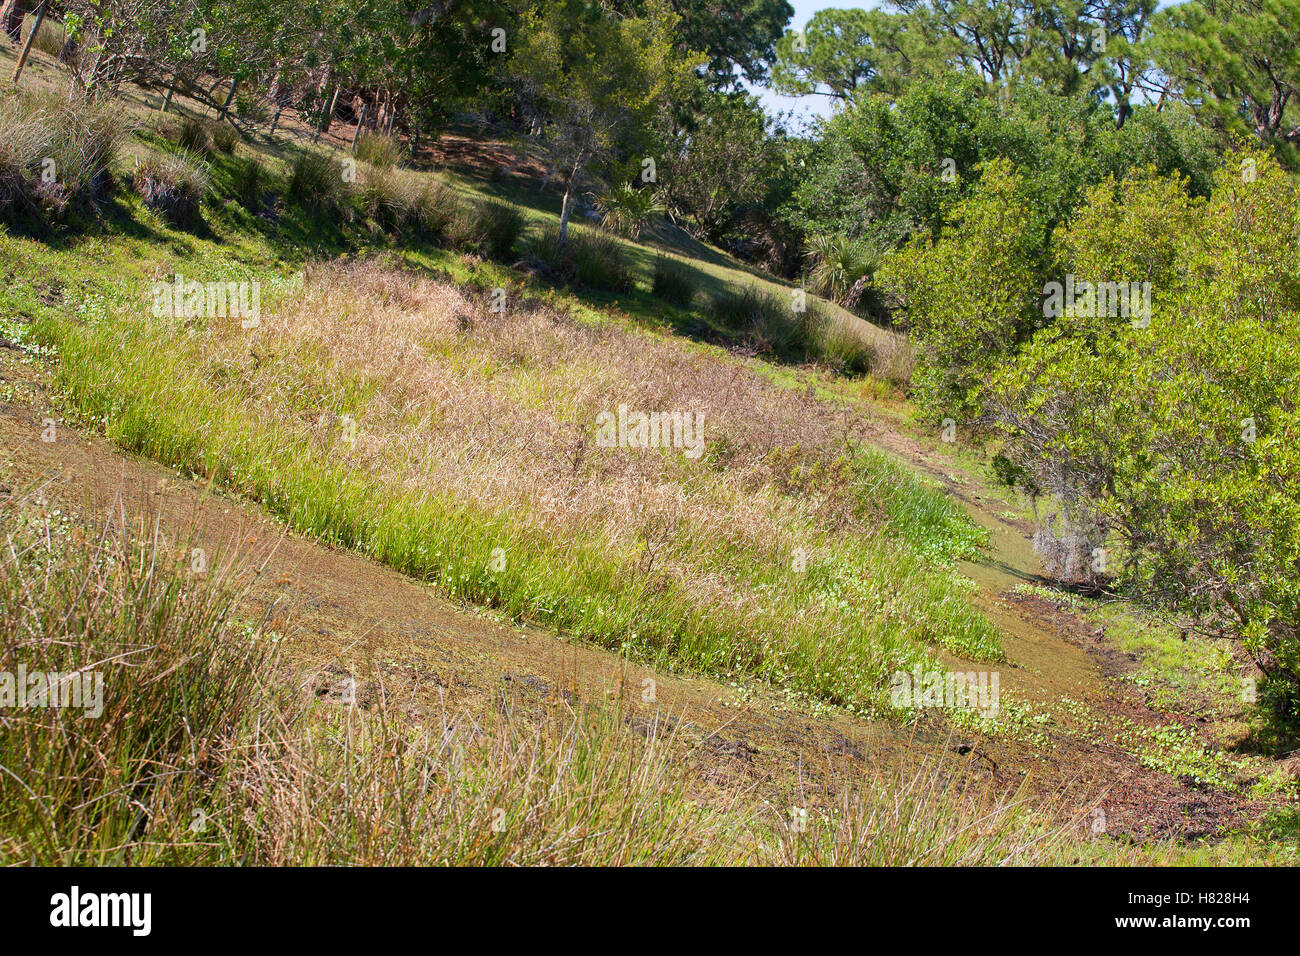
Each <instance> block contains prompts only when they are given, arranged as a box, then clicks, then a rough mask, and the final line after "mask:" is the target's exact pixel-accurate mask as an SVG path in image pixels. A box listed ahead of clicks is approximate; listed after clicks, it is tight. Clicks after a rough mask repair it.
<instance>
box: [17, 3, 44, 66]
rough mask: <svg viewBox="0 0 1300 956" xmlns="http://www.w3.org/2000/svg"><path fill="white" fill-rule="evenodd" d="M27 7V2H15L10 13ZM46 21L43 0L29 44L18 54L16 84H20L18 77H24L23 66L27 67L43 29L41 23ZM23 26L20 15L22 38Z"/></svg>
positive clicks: (37, 10)
mask: <svg viewBox="0 0 1300 956" xmlns="http://www.w3.org/2000/svg"><path fill="white" fill-rule="evenodd" d="M25 5H26V0H13V6H12V7H10V8H9V9H10V12H11V13H12V12H13V9H14V8H15V7H18V6H25ZM44 19H45V3H44V0H42V3H41V5H40V6H39V7H37V8H36V22H35V23H33V24H32V32H31V33H29V34H27V42H26V43H24V44H23V52H22V53H20V54H18V65H17V66H15V67H14V82H15V83H17V82H18V77H20V76H22V75H23V66H25V65H26V63H27V57H28V55H29V54H30V53H31V52H32V44H33V43H35V42H36V31H37V30H39V29H40V28H41V21H42V20H44ZM22 25H23V18H22V15H21V14H20V15H19V17H18V32H19V35H20V36H21V35H22ZM14 42H15V43H16V42H17V41H16V40H15V41H14Z"/></svg>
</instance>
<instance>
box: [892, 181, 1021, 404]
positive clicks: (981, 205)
mask: <svg viewBox="0 0 1300 956" xmlns="http://www.w3.org/2000/svg"><path fill="white" fill-rule="evenodd" d="M1031 189H1032V185H1031V184H1030V182H1029V181H1028V180H1026V179H1025V177H1023V176H1021V175H1020V174H1019V173H1017V172H1015V171H1014V170H1013V169H1012V168H1011V166H1010V164H1008V163H1005V162H1003V161H1000V160H999V161H995V162H992V163H990V164H989V165H988V166H986V167H985V169H984V173H983V176H982V177H981V179H980V182H979V185H978V186H977V187H976V188H975V189H974V190H973V191H972V192H971V193H970V195H969V196H968V197H967V198H966V199H963V200H962V201H960V202H959V203H957V204H956V206H955V207H954V209H953V211H952V213H951V220H952V223H953V225H950V226H946V227H944V229H943V231H942V233H941V234H940V236H939V237H938V239H933V240H932V239H931V238H929V237H928V236H922V237H918V238H915V239H913V240H912V241H910V242H909V243H908V244H907V245H906V246H904V247H903V248H902V249H900V250H899V251H897V252H895V253H891V254H890V255H888V256H886V257H885V260H884V262H883V264H882V265H881V267H880V274H879V276H878V279H879V282H880V284H881V287H882V289H884V290H885V292H886V294H887V295H889V296H890V297H891V298H892V304H893V305H894V306H895V308H896V309H897V310H898V311H899V313H901V315H902V316H903V317H904V320H905V322H906V323H907V325H908V327H909V328H910V329H911V330H912V332H913V333H914V335H915V336H916V339H917V342H918V344H919V347H920V350H921V355H922V358H923V362H922V364H921V366H920V367H919V368H918V370H917V375H916V396H917V398H918V400H919V401H920V403H921V404H922V405H923V406H924V407H926V408H927V409H929V410H930V411H931V412H933V413H934V414H935V415H936V416H937V415H940V414H941V415H942V416H944V417H952V418H954V419H956V420H959V421H961V420H971V419H975V418H979V417H981V416H982V415H983V413H984V403H985V400H986V398H987V388H988V383H989V381H990V379H991V378H992V373H993V370H994V369H995V368H996V367H997V366H998V365H999V364H1000V363H1002V362H1003V361H1005V359H1006V358H1007V356H1008V355H1009V354H1011V353H1012V352H1013V351H1014V350H1015V347H1016V343H1017V342H1019V341H1021V340H1023V338H1024V336H1025V335H1026V334H1027V333H1028V332H1029V330H1031V329H1033V328H1034V327H1035V325H1037V324H1038V323H1039V322H1040V321H1041V318H1042V311H1041V308H1040V296H1041V290H1042V284H1043V276H1044V272H1045V264H1044V259H1045V255H1046V230H1045V222H1044V220H1043V219H1042V218H1041V217H1040V216H1039V215H1038V214H1037V213H1036V212H1035V205H1034V203H1033V202H1032V201H1031V199H1032V197H1031V196H1029V191H1030V190H1031Z"/></svg>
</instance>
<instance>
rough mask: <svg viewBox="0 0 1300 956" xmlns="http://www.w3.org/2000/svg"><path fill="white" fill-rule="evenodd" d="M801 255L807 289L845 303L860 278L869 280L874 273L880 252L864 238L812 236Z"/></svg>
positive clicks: (877, 265)
mask: <svg viewBox="0 0 1300 956" xmlns="http://www.w3.org/2000/svg"><path fill="white" fill-rule="evenodd" d="M804 258H805V260H806V261H807V263H808V267H809V271H808V289H809V291H811V292H813V293H814V294H816V295H820V296H822V297H823V298H826V299H830V300H832V301H834V302H838V303H840V304H841V305H845V304H846V303H847V302H848V301H849V296H850V294H851V293H852V292H854V291H855V289H856V288H857V287H858V284H859V281H860V280H863V279H866V280H868V281H870V279H871V277H872V276H874V275H875V273H876V269H877V268H878V267H879V266H880V259H881V252H880V250H879V249H878V248H877V247H876V246H874V245H873V244H871V243H870V242H868V241H867V240H865V239H850V238H848V237H847V236H830V235H828V236H813V237H812V238H811V239H809V240H808V242H807V245H806V249H805V252H804ZM857 298H858V299H860V298H861V295H860V294H859V295H858V296H857ZM853 304H854V305H856V304H857V302H856V301H855V302H854V303H853Z"/></svg>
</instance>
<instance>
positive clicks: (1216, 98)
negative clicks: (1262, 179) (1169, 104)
mask: <svg viewBox="0 0 1300 956" xmlns="http://www.w3.org/2000/svg"><path fill="white" fill-rule="evenodd" d="M1297 37H1300V0H1191V2H1188V3H1182V4H1178V5H1177V6H1174V7H1170V8H1169V9H1167V10H1164V11H1162V12H1161V13H1160V14H1159V16H1158V18H1157V24H1156V31H1155V33H1154V35H1153V37H1152V42H1151V45H1152V49H1153V51H1154V55H1155V58H1156V60H1157V62H1158V63H1159V64H1160V67H1161V69H1162V70H1164V71H1165V73H1166V74H1168V76H1169V77H1170V78H1171V79H1172V82H1173V86H1174V89H1175V92H1177V93H1178V94H1179V95H1181V96H1182V97H1183V98H1184V99H1185V100H1187V101H1188V102H1190V103H1192V104H1194V105H1196V106H1197V107H1198V108H1199V109H1201V110H1202V111H1203V112H1204V113H1205V114H1207V115H1208V116H1209V117H1211V118H1212V119H1213V120H1215V121H1216V122H1217V123H1219V124H1221V125H1222V126H1223V127H1225V128H1227V129H1234V128H1235V129H1247V130H1249V131H1250V132H1251V133H1252V134H1254V136H1255V137H1256V138H1257V139H1258V140H1259V141H1260V142H1261V143H1286V144H1289V145H1295V144H1296V143H1297V142H1300V112H1298V110H1300V43H1297Z"/></svg>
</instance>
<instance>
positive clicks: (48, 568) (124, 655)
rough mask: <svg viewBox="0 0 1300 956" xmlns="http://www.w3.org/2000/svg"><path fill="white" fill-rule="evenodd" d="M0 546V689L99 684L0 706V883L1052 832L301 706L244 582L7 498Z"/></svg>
mask: <svg viewBox="0 0 1300 956" xmlns="http://www.w3.org/2000/svg"><path fill="white" fill-rule="evenodd" d="M119 515H121V513H120V512H119ZM0 542H2V543H3V549H2V551H0V673H5V674H23V673H25V674H28V675H31V674H34V673H40V674H42V675H45V676H46V678H47V681H48V679H49V678H50V677H53V678H55V679H56V681H60V683H59V684H57V686H58V687H62V686H64V685H66V684H70V683H71V678H69V676H68V675H77V676H78V678H79V677H80V676H81V675H89V677H90V680H89V682H88V684H87V686H90V687H95V686H98V687H99V690H98V691H90V692H88V693H86V694H84V695H82V696H81V698H80V700H77V699H75V698H74V697H73V695H72V693H70V692H69V693H67V694H66V695H65V694H63V693H62V692H61V691H56V693H58V694H59V695H60V700H59V702H60V703H67V704H74V703H75V704H79V705H80V706H76V707H70V706H60V707H53V706H41V705H33V703H32V700H31V699H30V698H29V700H28V701H26V702H25V703H26V704H27V706H24V707H18V706H7V707H5V708H3V709H0V769H2V770H3V773H4V775H5V779H6V785H5V786H4V787H0V863H4V864H10V865H12V864H26V865H54V864H61V865H78V864H81V865H105V864H135V865H149V864H178V863H179V864H190V865H195V864H199V865H231V864H236V863H238V864H244V865H272V866H276V865H347V866H355V865H447V864H455V865H509V866H520V865H601V866H610V865H673V866H680V865H701V864H703V865H710V864H725V865H735V864H760V865H771V864H776V865H810V864H811V865H940V864H943V865H952V864H973V865H990V864H999V865H1001V864H1009V863H1011V864H1036V863H1042V862H1053V861H1055V860H1057V859H1059V858H1060V852H1059V848H1060V847H1061V846H1062V844H1063V842H1064V838H1065V837H1066V836H1067V835H1068V832H1069V830H1068V824H1067V825H1065V826H1062V825H1060V824H1059V823H1058V824H1050V823H1048V822H1047V817H1046V816H1043V815H1038V814H1035V813H1034V812H1031V810H1030V809H1029V807H1028V806H1027V804H1026V803H1025V801H1023V800H1022V799H1019V798H1018V797H1017V795H1015V794H999V793H997V792H994V791H989V790H988V789H987V788H980V787H978V786H977V785H975V781H974V780H973V779H971V777H970V775H969V773H968V771H967V770H966V769H964V768H963V767H961V766H954V765H953V764H952V763H951V762H950V761H944V760H939V761H932V762H931V761H922V762H921V764H920V766H919V768H915V769H913V768H909V767H908V766H907V765H906V764H904V765H903V766H900V767H898V768H896V769H895V770H879V771H878V772H877V773H876V774H875V775H874V776H873V777H869V778H866V779H863V778H860V777H857V778H855V777H852V776H844V775H841V774H839V773H834V774H832V775H831V776H830V777H829V778H828V779H827V780H826V781H825V783H824V784H822V785H820V786H815V787H811V786H805V785H803V784H802V783H799V784H795V783H794V782H793V781H791V782H782V783H780V784H779V786H780V788H781V789H782V791H785V792H784V793H783V794H782V798H780V799H778V800H777V801H776V802H775V804H774V803H773V802H771V801H765V800H760V799H759V798H758V797H757V796H756V795H753V794H749V793H744V792H738V791H732V792H730V793H728V794H721V795H720V794H717V793H714V794H712V795H711V796H710V797H709V798H708V799H703V798H702V795H701V794H702V787H701V780H700V778H699V777H698V776H696V774H695V772H694V771H693V770H692V767H694V766H701V767H703V768H704V769H707V768H708V767H709V766H710V765H711V764H710V759H711V758H710V757H709V756H708V754H707V752H706V751H705V750H704V749H703V748H702V746H701V744H700V742H699V741H698V740H694V739H686V738H685V737H684V736H683V731H682V728H684V727H691V726H692V725H693V722H692V721H687V720H685V719H672V718H667V719H665V718H666V717H667V715H663V714H661V713H659V712H658V711H657V710H656V709H650V710H646V709H645V705H637V704H634V703H632V702H630V701H629V700H628V699H627V697H626V695H625V694H622V693H619V694H617V695H616V698H617V699H616V700H615V701H614V702H613V703H610V704H603V703H602V704H599V705H590V704H579V705H578V706H577V707H576V708H575V707H573V706H571V705H570V704H569V703H568V702H567V701H565V700H564V699H563V698H561V697H559V696H558V695H556V696H554V697H551V698H548V699H547V700H544V701H542V702H541V705H540V706H538V704H537V703H536V702H533V701H529V702H528V704H527V705H526V706H523V705H521V704H520V702H519V701H517V700H513V699H511V698H509V697H506V696H502V697H499V698H497V699H496V701H495V702H494V706H493V708H492V715H493V716H492V717H491V718H489V719H488V720H483V719H482V718H481V717H474V716H472V715H469V714H458V713H453V712H451V711H448V710H447V709H446V707H445V706H439V705H434V706H435V710H436V712H435V714H434V715H433V717H432V719H430V720H422V721H419V722H418V723H417V722H413V721H410V720H408V719H406V718H404V717H403V716H402V714H401V709H400V707H397V706H394V705H393V703H392V702H390V695H389V690H388V688H386V687H385V686H384V684H383V681H382V679H377V680H372V681H367V686H366V687H365V690H364V692H363V693H356V694H354V695H353V696H352V698H351V699H347V698H344V699H343V700H341V701H338V702H335V701H332V700H330V699H329V698H323V699H319V700H313V699H311V698H310V697H309V696H308V694H307V693H306V692H305V690H306V688H307V687H308V686H309V685H311V684H312V683H313V681H312V680H311V678H310V676H309V677H307V679H305V680H304V679H303V678H302V677H301V675H295V673H294V672H293V670H292V668H291V667H290V666H289V665H288V664H287V663H286V662H285V661H284V660H283V659H282V658H281V657H280V656H279V655H278V653H277V651H275V650H273V648H275V647H276V646H277V645H276V644H275V643H274V642H272V641H270V640H268V639H267V635H265V634H264V633H262V632H261V631H260V630H259V628H257V627H256V626H251V625H250V624H249V623H248V622H246V621H244V620H242V619H241V618H240V617H239V608H240V606H241V605H240V598H241V595H242V593H243V587H242V582H243V581H246V580H249V578H248V577H247V576H246V575H245V572H244V571H242V570H241V569H240V568H239V566H238V565H237V564H235V563H233V562H230V563H227V562H220V563H218V562H216V561H215V560H214V561H213V562H212V563H211V564H210V565H199V564H196V563H195V560H194V557H193V555H194V554H195V553H197V552H196V551H195V549H194V548H193V547H192V544H193V542H192V541H191V542H187V543H186V544H185V545H184V546H183V547H181V548H179V549H177V548H176V544H177V543H179V542H178V541H171V542H169V541H168V540H167V539H166V537H165V535H164V533H163V531H162V530H161V528H160V526H159V524H158V523H157V522H156V521H153V522H150V521H139V522H138V523H135V524H132V523H129V522H128V519H126V517H125V516H124V515H121V516H120V517H117V518H115V519H113V521H111V522H110V523H108V524H106V525H103V526H99V527H94V526H92V527H89V528H86V527H83V526H80V525H73V524H70V523H66V522H61V521H59V520H58V519H57V518H56V517H55V516H53V515H51V514H50V513H48V512H44V511H35V510H29V511H24V510H21V509H20V508H19V507H17V506H16V505H15V504H14V503H13V502H12V501H11V502H9V503H7V504H6V505H5V506H4V508H3V510H0ZM362 676H365V675H364V674H363V675H362ZM96 678H97V679H98V684H96ZM47 686H48V683H47ZM78 686H80V685H78ZM353 686H354V687H356V686H357V685H356V684H355V683H354V684H353ZM420 690H421V691H424V692H427V690H428V689H427V688H422V689H420ZM405 693H406V692H405V691H404V692H403V694H404V695H405ZM395 696H396V695H394V697H395ZM363 697H364V699H365V700H366V704H365V706H364V707H362V706H359V705H358V702H359V701H360V700H361V699H362V698H363ZM15 703H16V702H15ZM705 738H707V735H705ZM712 759H716V758H712ZM1057 816H1059V814H1058V815H1057Z"/></svg>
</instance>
